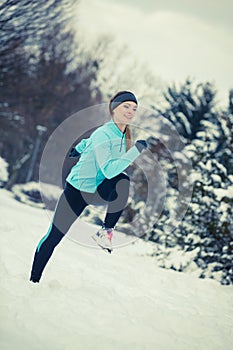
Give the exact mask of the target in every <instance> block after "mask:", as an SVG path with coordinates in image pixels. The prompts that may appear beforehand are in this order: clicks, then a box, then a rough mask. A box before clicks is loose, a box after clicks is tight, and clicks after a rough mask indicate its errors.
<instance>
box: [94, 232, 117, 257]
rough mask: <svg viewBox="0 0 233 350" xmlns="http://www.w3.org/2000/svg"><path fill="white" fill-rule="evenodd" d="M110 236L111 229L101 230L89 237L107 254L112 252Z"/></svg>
mask: <svg viewBox="0 0 233 350" xmlns="http://www.w3.org/2000/svg"><path fill="white" fill-rule="evenodd" d="M112 236H113V228H108V229H105V228H101V229H100V230H99V231H98V232H96V233H95V234H94V235H92V236H91V237H92V238H93V239H94V241H96V243H97V244H98V245H99V246H100V247H101V248H103V249H106V250H107V251H108V252H109V253H111V252H112V250H113V248H112Z"/></svg>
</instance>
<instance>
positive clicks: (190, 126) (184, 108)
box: [151, 79, 216, 141]
mask: <svg viewBox="0 0 233 350" xmlns="http://www.w3.org/2000/svg"><path fill="white" fill-rule="evenodd" d="M215 96H216V91H215V89H214V87H213V85H212V84H210V83H208V82H207V83H200V84H196V85H195V84H194V83H193V82H192V81H191V80H189V79H187V80H186V81H185V83H184V84H181V85H180V86H179V87H177V86H176V85H175V84H173V85H172V86H170V87H168V88H167V90H166V91H165V93H164V99H165V103H163V105H162V107H160V108H159V107H157V106H154V105H152V106H151V107H152V109H153V110H155V111H156V113H159V114H160V115H162V116H163V117H164V118H166V119H168V120H170V121H171V122H172V123H174V125H176V128H177V130H178V132H179V133H180V135H182V136H183V137H184V138H185V139H186V140H189V141H191V140H193V139H194V138H196V135H197V132H198V131H200V130H202V124H201V122H202V120H210V118H212V117H213V118H214V116H215V111H214V107H215Z"/></svg>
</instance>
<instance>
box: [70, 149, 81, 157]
mask: <svg viewBox="0 0 233 350" xmlns="http://www.w3.org/2000/svg"><path fill="white" fill-rule="evenodd" d="M80 155H81V153H79V152H78V151H76V149H75V148H74V147H73V148H71V151H70V153H69V158H77V157H80Z"/></svg>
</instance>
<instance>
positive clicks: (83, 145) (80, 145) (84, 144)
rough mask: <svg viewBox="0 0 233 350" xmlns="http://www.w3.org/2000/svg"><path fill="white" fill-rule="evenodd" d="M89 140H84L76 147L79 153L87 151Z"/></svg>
mask: <svg viewBox="0 0 233 350" xmlns="http://www.w3.org/2000/svg"><path fill="white" fill-rule="evenodd" d="M87 140H88V139H82V140H81V141H80V142H79V143H78V144H77V145H76V146H75V149H76V151H77V152H78V153H82V152H83V150H84V149H85V147H86V144H87Z"/></svg>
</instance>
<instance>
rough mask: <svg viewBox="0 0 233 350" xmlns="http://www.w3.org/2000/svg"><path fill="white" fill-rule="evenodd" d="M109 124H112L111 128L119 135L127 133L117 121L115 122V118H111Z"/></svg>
mask: <svg viewBox="0 0 233 350" xmlns="http://www.w3.org/2000/svg"><path fill="white" fill-rule="evenodd" d="M108 123H109V125H110V126H111V129H112V130H113V131H114V133H115V134H117V135H118V136H120V137H122V136H123V135H124V134H125V131H124V132H122V131H121V130H120V129H119V128H118V126H117V125H116V123H115V122H114V120H113V118H111V120H110V121H109V122H108Z"/></svg>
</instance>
